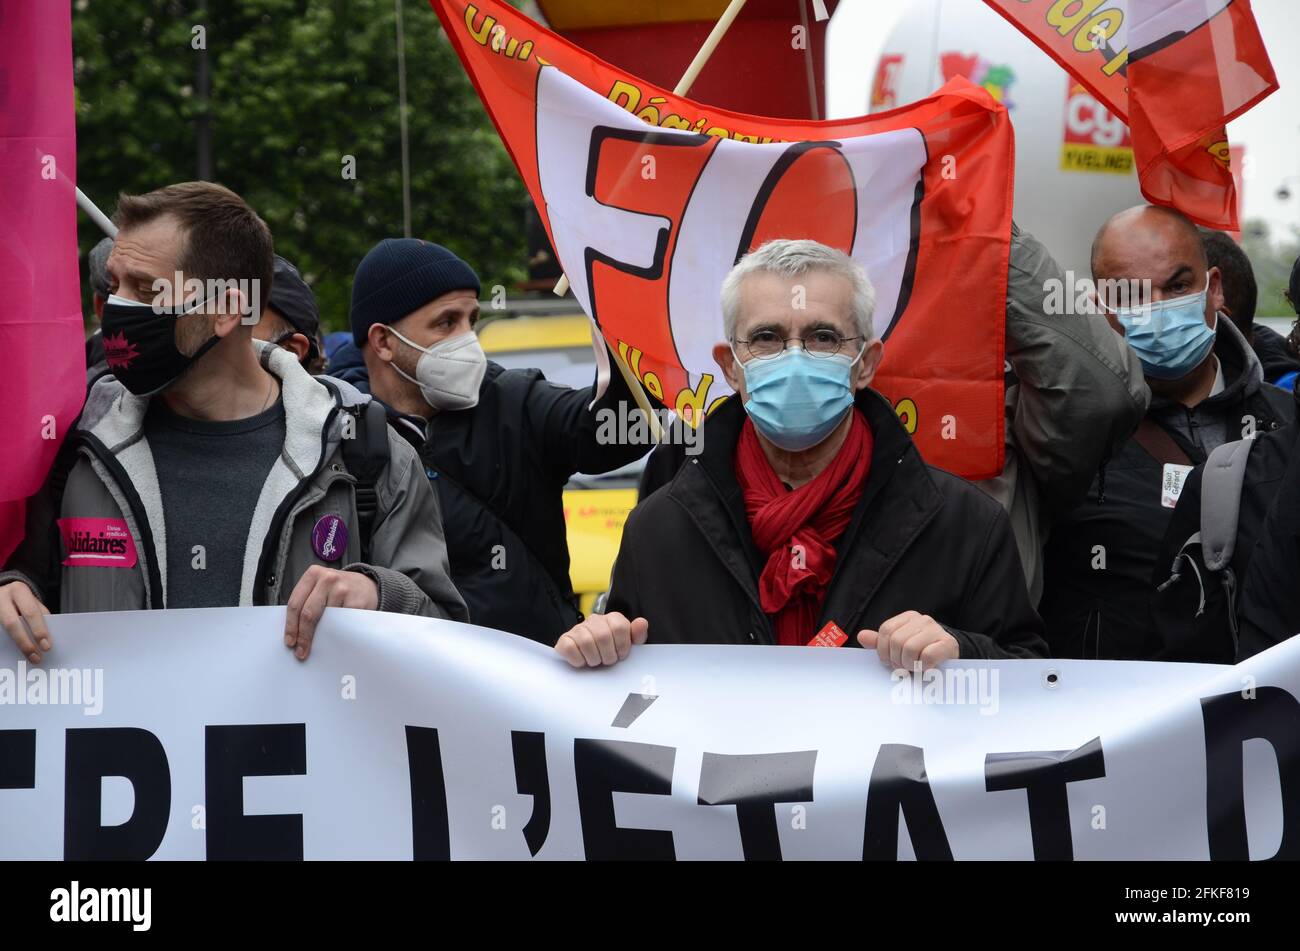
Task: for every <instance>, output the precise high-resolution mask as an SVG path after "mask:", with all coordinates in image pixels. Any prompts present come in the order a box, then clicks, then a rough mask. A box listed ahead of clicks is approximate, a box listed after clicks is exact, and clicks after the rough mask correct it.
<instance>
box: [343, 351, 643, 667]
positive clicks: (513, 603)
mask: <svg viewBox="0 0 1300 951" xmlns="http://www.w3.org/2000/svg"><path fill="white" fill-rule="evenodd" d="M353 349H354V352H355V348H353ZM350 356H351V355H350V354H348V353H341V354H339V355H338V356H337V357H336V358H335V360H332V361H331V363H330V372H331V373H332V374H335V375H338V376H340V377H341V378H342V379H345V380H348V381H349V382H351V383H353V385H357V383H358V382H360V380H359V377H364V372H365V364H364V362H362V361H360V360H359V356H360V355H359V354H356V355H355V357H356V358H353V359H349V357H350ZM358 367H359V369H358ZM358 388H360V387H358ZM593 396H594V393H593V389H592V388H591V387H587V388H584V389H580V390H575V389H571V388H570V387H567V386H561V385H560V384H558V383H551V382H549V381H548V380H547V379H546V378H545V377H544V376H543V375H542V372H541V371H540V370H507V369H504V368H503V367H502V366H500V364H497V363H493V362H492V361H491V360H489V361H488V365H487V373H486V374H485V375H484V377H483V383H482V385H481V386H480V387H479V401H478V405H477V406H474V407H473V408H472V409H465V410H456V411H452V412H442V413H438V414H436V415H435V416H434V417H433V419H432V420H430V421H429V422H428V423H426V422H425V421H424V420H422V419H417V418H415V417H409V416H405V415H403V414H399V413H396V412H395V411H394V410H393V409H392V408H391V407H389V408H388V412H389V422H390V424H392V426H393V428H394V429H396V430H397V431H398V432H399V433H401V434H402V435H403V436H404V437H405V438H406V439H407V441H408V442H410V443H411V445H412V446H414V447H415V450H416V452H417V453H419V455H420V458H421V460H422V461H423V462H424V467H425V473H426V475H428V477H429V478H430V479H431V480H432V482H433V484H434V485H435V486H437V488H438V496H439V500H440V501H441V503H442V521H443V528H444V531H445V533H446V538H447V555H448V558H449V559H450V561H451V577H452V580H453V581H454V582H455V584H456V588H457V590H459V591H460V593H461V596H462V597H463V598H464V599H465V604H466V606H467V607H468V608H469V619H470V622H471V623H473V624H480V625H483V626H484V627H493V628H496V629H498V630H501V631H508V632H510V633H512V634H521V635H523V636H525V637H528V638H531V639H533V640H535V641H539V642H541V643H543V644H545V645H547V646H548V647H550V646H553V645H554V644H555V642H556V640H558V639H559V636H560V635H561V634H563V633H564V632H565V631H567V630H568V629H569V628H571V627H572V626H573V625H574V624H577V623H578V621H579V620H581V615H580V614H579V612H578V603H577V598H576V597H575V596H574V593H573V584H572V582H571V581H570V580H569V546H568V543H567V541H566V538H565V522H564V502H563V491H564V485H565V483H566V482H567V481H568V480H569V477H570V476H572V475H573V474H574V473H575V472H583V473H592V474H595V473H601V472H609V471H611V470H613V469H617V468H619V467H620V466H623V465H626V464H627V463H629V462H632V461H633V460H635V459H637V458H638V457H640V456H642V455H644V454H645V453H646V452H647V451H648V450H649V448H650V446H649V444H645V445H637V444H628V443H622V444H620V443H616V442H611V443H608V444H606V445H602V444H601V443H600V442H599V441H598V439H597V432H598V430H599V428H600V427H599V422H598V415H597V414H599V413H600V412H601V410H612V411H614V412H620V411H621V412H622V413H631V412H632V411H634V410H635V409H636V404H635V402H633V399H632V394H631V391H630V390H629V389H628V388H627V385H626V383H625V382H624V381H623V377H622V374H620V373H618V372H613V373H611V374H610V383H609V386H608V388H607V389H606V391H605V393H604V395H603V396H602V397H601V399H600V401H599V402H598V403H596V404H595V406H592V405H591V403H592V398H593ZM620 403H621V404H623V405H622V406H621V407H620V405H619V404H620Z"/></svg>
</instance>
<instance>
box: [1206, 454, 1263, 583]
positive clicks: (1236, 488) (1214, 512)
mask: <svg viewBox="0 0 1300 951" xmlns="http://www.w3.org/2000/svg"><path fill="white" fill-rule="evenodd" d="M1254 443H1255V440H1254V439H1239V440H1237V441H1236V442H1230V443H1224V444H1223V445H1222V446H1220V447H1219V448H1217V449H1215V450H1214V451H1213V452H1212V453H1210V458H1209V459H1207V460H1206V461H1205V470H1204V472H1203V473H1202V475H1201V532H1200V535H1201V555H1202V558H1203V559H1204V561H1205V567H1207V568H1209V569H1210V570H1211V571H1222V570H1223V569H1224V568H1226V567H1227V566H1228V565H1229V563H1231V561H1232V556H1233V553H1234V552H1235V550H1236V547H1237V523H1238V520H1239V517H1240V515H1241V486H1242V483H1243V482H1244V481H1245V478H1246V462H1247V460H1248V459H1249V458H1250V448H1251V446H1252V445H1254Z"/></svg>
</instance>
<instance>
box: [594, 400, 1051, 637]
mask: <svg viewBox="0 0 1300 951" xmlns="http://www.w3.org/2000/svg"><path fill="white" fill-rule="evenodd" d="M856 407H857V412H860V413H862V414H863V416H865V417H866V420H867V423H868V424H869V425H870V426H871V430H872V433H873V435H874V449H873V451H872V458H871V471H870V473H869V475H868V477H867V483H866V486H865V488H864V489H863V493H862V498H861V500H860V501H859V502H858V506H857V509H856V510H855V512H854V514H853V518H852V520H851V521H850V523H849V527H848V528H847V529H846V530H845V532H844V534H843V535H842V536H841V537H840V539H839V540H838V541H837V542H836V544H835V548H836V554H837V558H836V563H835V574H834V577H833V579H832V581H831V586H830V590H829V592H828V593H827V597H826V603H825V605H824V607H823V610H822V616H821V618H820V619H819V620H818V622H817V630H820V629H821V627H822V626H823V625H824V624H825V623H826V622H827V621H834V622H835V623H836V624H838V625H839V626H840V628H841V629H843V630H844V631H845V632H846V633H848V634H849V641H848V644H850V645H852V646H854V647H856V646H858V645H857V638H856V635H857V632H858V631H860V630H862V629H863V628H872V629H878V628H879V626H880V624H881V623H882V622H883V621H885V620H887V619H888V618H890V617H893V616H894V615H897V614H901V613H903V612H904V611H909V610H912V611H920V612H921V613H923V614H928V615H930V616H931V617H933V618H934V619H935V620H936V621H938V622H939V623H940V624H942V625H943V626H944V627H945V628H946V629H947V630H948V631H949V632H950V633H951V634H952V635H953V636H954V637H955V638H956V639H957V640H958V642H959V643H960V645H961V656H962V657H968V658H980V657H995V658H996V657H1041V656H1045V654H1046V644H1044V642H1043V640H1042V637H1041V636H1040V635H1041V630H1042V625H1041V623H1040V621H1039V619H1038V616H1037V615H1036V614H1035V613H1034V609H1033V608H1032V607H1031V606H1030V603H1029V597H1028V595H1027V593H1026V591H1025V581H1024V573H1023V571H1022V569H1021V567H1020V558H1019V556H1018V555H1017V553H1016V543H1015V539H1014V538H1013V537H1012V533H1011V524H1010V522H1009V520H1008V518H1007V514H1006V512H1005V511H1003V509H1002V507H1001V506H999V505H998V503H996V502H994V501H993V500H992V499H990V498H988V497H987V496H986V495H984V494H983V493H982V492H980V490H979V489H977V488H975V487H974V486H972V485H971V484H970V483H968V482H966V481H965V480H964V479H959V478H957V477H956V476H953V475H950V474H948V473H946V472H943V471H942V470H939V469H934V468H932V467H930V466H927V465H926V464H925V463H924V462H923V461H922V459H921V456H920V453H918V452H917V450H916V447H915V446H914V445H913V444H912V440H911V438H910V437H909V436H908V435H907V432H906V430H904V429H903V426H902V424H901V423H900V422H899V420H898V417H897V415H895V413H894V411H893V410H892V408H891V407H890V405H889V403H888V402H887V401H886V400H885V399H884V398H883V397H882V396H880V395H879V394H878V393H875V392H873V391H871V390H863V391H861V392H860V393H859V394H858V397H857V403H856ZM744 421H745V412H744V408H743V406H742V405H741V402H740V400H739V399H738V398H736V397H734V396H733V397H730V398H728V399H727V400H726V402H724V403H723V404H722V405H721V406H719V407H718V408H717V409H716V410H715V411H714V412H713V414H712V415H710V417H709V424H708V436H707V438H706V439H705V440H704V444H703V451H702V452H701V453H700V454H699V455H697V456H695V457H693V458H691V459H689V460H688V461H687V462H686V464H685V465H683V466H682V467H681V469H680V470H679V471H678V472H677V474H676V475H675V476H674V477H673V480H672V482H671V483H670V484H668V485H666V486H664V487H662V488H660V489H659V490H657V491H656V492H654V493H653V494H652V495H651V496H650V497H649V498H647V499H646V500H645V501H643V502H642V503H641V504H640V505H638V506H637V507H636V508H635V509H634V510H633V511H632V514H631V516H630V517H629V519H628V522H627V525H626V526H625V528H624V530H623V544H622V547H621V548H620V550H619V554H618V560H617V562H616V563H615V565H614V580H613V584H612V586H611V588H610V599H609V605H608V609H609V610H610V611H620V612H622V613H623V614H625V615H627V616H628V617H638V616H639V617H644V618H646V619H647V620H648V621H649V622H650V630H649V642H650V643H652V644H681V643H691V644H775V643H776V635H775V632H774V631H773V628H772V625H771V623H770V621H769V619H768V617H767V615H766V614H764V613H763V610H762V608H761V607H760V605H759V600H758V577H759V573H760V571H761V568H762V565H763V559H762V558H760V556H759V554H758V551H757V549H756V548H755V546H754V541H753V536H752V534H751V532H750V528H749V522H748V520H747V517H746V515H745V507H744V502H743V497H742V493H741V489H740V485H739V483H738V482H737V480H736V476H735V472H734V469H733V465H734V459H735V451H736V442H737V440H738V439H739V436H740V428H741V426H742V425H743V424H744ZM817 630H813V631H809V632H808V636H809V638H811V637H812V636H813V635H814V634H816V633H817Z"/></svg>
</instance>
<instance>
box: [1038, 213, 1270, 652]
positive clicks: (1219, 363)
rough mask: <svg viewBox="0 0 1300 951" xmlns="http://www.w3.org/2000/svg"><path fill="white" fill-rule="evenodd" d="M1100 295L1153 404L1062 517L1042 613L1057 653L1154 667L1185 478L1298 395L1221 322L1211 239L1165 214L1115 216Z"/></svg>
mask: <svg viewBox="0 0 1300 951" xmlns="http://www.w3.org/2000/svg"><path fill="white" fill-rule="evenodd" d="M1092 276H1093V280H1094V282H1096V285H1097V300H1098V303H1099V305H1100V306H1101V308H1102V310H1103V311H1104V312H1105V313H1106V315H1107V317H1108V319H1109V320H1110V321H1111V323H1112V325H1113V326H1114V327H1115V328H1116V329H1117V330H1119V331H1120V332H1121V333H1123V334H1124V337H1125V340H1126V341H1127V342H1128V345H1129V346H1130V347H1131V348H1132V349H1133V350H1134V351H1135V352H1136V353H1137V355H1138V357H1139V358H1140V359H1141V361H1142V370H1143V375H1144V376H1145V378H1146V382H1147V385H1148V386H1149V387H1150V388H1151V406H1150V408H1149V409H1148V411H1147V414H1146V417H1145V418H1144V419H1143V420H1142V422H1141V423H1140V424H1139V425H1138V428H1137V431H1136V432H1135V433H1134V434H1133V436H1132V437H1131V438H1130V439H1129V440H1128V441H1127V442H1126V443H1124V444H1122V445H1121V446H1120V447H1119V449H1118V450H1117V451H1116V453H1115V454H1114V456H1113V457H1112V458H1111V459H1110V460H1109V462H1107V463H1105V464H1103V466H1102V468H1101V470H1100V471H1099V472H1098V473H1097V477H1096V478H1095V479H1094V480H1093V484H1092V487H1091V488H1090V489H1089V492H1088V497H1087V498H1086V499H1085V501H1084V502H1083V503H1082V504H1080V505H1079V506H1078V507H1076V508H1075V509H1073V510H1072V511H1069V512H1066V513H1064V514H1063V515H1061V516H1059V517H1058V518H1057V519H1056V521H1055V523H1054V524H1053V526H1052V529H1051V536H1050V538H1051V540H1050V541H1049V543H1048V545H1047V548H1046V551H1045V572H1044V583H1045V588H1044V593H1043V599H1042V601H1041V602H1040V604H1039V610H1040V611H1041V612H1042V615H1043V619H1044V622H1045V624H1046V627H1047V637H1048V643H1049V644H1050V645H1051V647H1052V653H1053V655H1054V656H1062V657H1083V658H1110V659H1151V658H1153V657H1154V656H1156V655H1157V653H1159V652H1158V650H1157V649H1156V647H1155V641H1154V639H1153V622H1152V614H1151V600H1152V596H1153V594H1154V592H1155V585H1154V584H1153V577H1154V576H1155V575H1156V574H1157V573H1159V572H1158V569H1164V571H1163V575H1165V576H1167V575H1168V573H1169V572H1168V568H1169V565H1168V563H1167V562H1165V563H1163V564H1160V565H1157V560H1158V558H1159V553H1160V551H1161V543H1162V540H1163V538H1164V536H1165V533H1166V530H1167V528H1168V526H1169V522H1170V517H1171V515H1172V514H1173V511H1174V507H1175V505H1176V504H1177V502H1178V497H1179V495H1180V493H1181V491H1182V486H1183V482H1184V480H1185V479H1186V477H1187V475H1188V473H1189V472H1190V471H1191V470H1192V468H1193V467H1194V466H1197V465H1200V464H1202V463H1204V462H1205V460H1206V458H1207V457H1208V456H1209V454H1210V453H1211V452H1213V451H1214V450H1215V449H1216V448H1217V447H1219V446H1221V445H1223V444H1224V443H1227V442H1231V441H1234V440H1238V439H1242V438H1244V437H1248V436H1251V435H1253V434H1256V433H1267V432H1270V431H1272V430H1274V429H1277V428H1278V427H1279V426H1282V425H1285V424H1288V423H1290V422H1292V421H1293V419H1294V414H1295V407H1294V403H1293V401H1292V399H1291V397H1290V395H1289V394H1287V393H1284V392H1283V391H1282V390H1280V389H1278V388H1276V387H1272V386H1267V385H1265V383H1264V375H1263V371H1262V368H1261V366H1260V362H1259V360H1258V358H1257V357H1256V356H1255V353H1254V351H1253V350H1252V349H1251V347H1250V344H1249V343H1248V342H1247V341H1246V340H1245V338H1244V337H1242V335H1241V333H1240V331H1238V330H1237V328H1236V327H1235V326H1234V325H1233V323H1232V321H1231V320H1229V319H1228V318H1227V317H1225V316H1222V315H1221V312H1220V309H1221V308H1222V306H1223V287H1222V282H1221V278H1220V275H1219V270H1218V268H1214V267H1210V266H1209V264H1208V262H1207V260H1206V254H1205V248H1204V246H1203V244H1202V242H1201V237H1200V235H1199V233H1198V232H1197V230H1196V226H1195V225H1193V224H1192V222H1191V221H1189V220H1188V219H1187V218H1186V217H1184V216H1183V215H1182V214H1180V213H1179V212H1177V211H1174V210H1172V209H1169V208H1161V207H1154V206H1139V207H1136V208H1130V209H1128V210H1127V211H1122V212H1120V213H1119V214H1117V215H1115V216H1114V217H1112V218H1111V219H1110V220H1109V221H1108V222H1106V224H1105V225H1103V226H1102V228H1101V230H1100V231H1099V232H1098V234H1097V237H1096V239H1095V240H1094V242H1093V249H1092Z"/></svg>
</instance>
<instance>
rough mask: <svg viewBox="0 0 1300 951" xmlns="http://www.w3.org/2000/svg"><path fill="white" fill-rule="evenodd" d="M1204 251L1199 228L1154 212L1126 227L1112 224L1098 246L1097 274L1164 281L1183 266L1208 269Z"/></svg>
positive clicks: (1098, 275) (1099, 276)
mask: <svg viewBox="0 0 1300 951" xmlns="http://www.w3.org/2000/svg"><path fill="white" fill-rule="evenodd" d="M1203 259H1204V251H1203V250H1202V248H1201V243H1200V238H1199V236H1197V235H1196V234H1195V232H1193V233H1191V234H1189V233H1188V232H1187V230H1186V229H1183V228H1178V227H1175V226H1174V224H1173V223H1172V222H1170V221H1168V220H1167V219H1165V218H1163V217H1156V216H1151V217H1148V218H1144V219H1139V220H1137V221H1134V222H1133V223H1132V224H1130V225H1128V226H1126V227H1112V228H1110V229H1108V231H1107V232H1106V234H1104V235H1103V236H1102V240H1101V242H1100V244H1099V246H1098V248H1097V255H1096V265H1097V267H1096V271H1097V273H1096V274H1095V275H1094V277H1097V278H1123V279H1138V280H1144V279H1150V280H1152V281H1163V280H1166V279H1167V278H1169V277H1170V276H1171V275H1173V274H1174V273H1176V272H1177V271H1179V270H1180V269H1182V268H1184V267H1187V268H1191V269H1192V270H1198V269H1200V270H1203V269H1204V263H1203Z"/></svg>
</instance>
